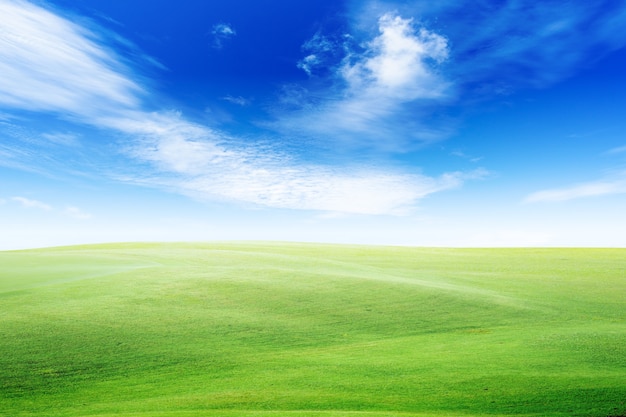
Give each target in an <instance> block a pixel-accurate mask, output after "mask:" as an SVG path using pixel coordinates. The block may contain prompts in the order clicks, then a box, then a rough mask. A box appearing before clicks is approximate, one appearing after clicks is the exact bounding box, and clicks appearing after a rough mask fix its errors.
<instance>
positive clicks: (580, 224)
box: [0, 0, 626, 248]
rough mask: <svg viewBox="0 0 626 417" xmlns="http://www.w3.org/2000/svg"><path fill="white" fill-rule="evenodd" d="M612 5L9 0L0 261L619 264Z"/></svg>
mask: <svg viewBox="0 0 626 417" xmlns="http://www.w3.org/2000/svg"><path fill="white" fill-rule="evenodd" d="M624 33H626V4H624V3H623V2H619V1H612V0H603V1H595V2H572V1H565V0H550V1H542V2H533V1H530V0H527V1H524V0H517V1H513V0H511V1H487V0H485V1H480V2H476V1H469V0H467V1H458V0H456V1H437V2H431V1H426V0H416V1H392V0H389V1H343V2H338V1H316V2H312V1H311V2H294V1H278V0H264V1H250V0H235V1H229V2H211V1H199V0H198V1H184V2H174V1H169V0H168V1H156V2H155V1H143V0H133V1H126V2H121V1H104V0H85V1H81V2H75V1H67V0H49V1H26V0H2V1H0V228H1V229H3V230H4V231H5V232H4V233H3V234H2V237H1V238H0V248H13V247H28V246H40V245H49V244H63V243H79V242H96V241H119V240H191V239H193V240H197V239H200V240H212V239H286V240H314V241H332V242H337V241H340V242H357V243H360V242H363V243H391V244H416V245H458V246H463V245H471V246H475V245H489V246H493V245H566V246H571V245H576V246H624V245H626V221H625V220H624V215H623V214H622V213H624V212H626V210H625V209H626V121H625V120H624V114H626V113H625V111H624V110H625V109H626V75H625V74H626V49H625V47H626V37H625V36H624Z"/></svg>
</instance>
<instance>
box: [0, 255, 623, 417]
mask: <svg viewBox="0 0 626 417" xmlns="http://www.w3.org/2000/svg"><path fill="white" fill-rule="evenodd" d="M625 313H626V250H624V249H428V248H394V247H364V246H339V245H305V244H278V243H273V244H263V243H223V244H218V243H215V244H117V245H94V246H75V247H62V248H50V249H40V250H29V251H14V252H0V415H2V416H12V417H13V416H15V417H19V416H51V417H66V416H82V417H87V416H94V417H95V416H99V417H112V416H128V417H131V416H132V417H188V416H227V417H239V416H245V417H252V416H255V417H256V416H259V417H270V416H272V417H273V416H283V415H284V416H294V417H326V416H340V417H348V416H350V417H361V416H363V417H411V416H414V417H418V416H419V417H424V416H465V417H471V416H483V415H484V416H492V417H497V416H512V415H516V416H589V417H592V416H598V417H599V416H619V415H625V414H626V404H625V401H626V321H625V318H624V316H625Z"/></svg>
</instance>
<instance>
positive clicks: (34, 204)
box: [11, 197, 52, 211]
mask: <svg viewBox="0 0 626 417" xmlns="http://www.w3.org/2000/svg"><path fill="white" fill-rule="evenodd" d="M11 200H12V201H15V202H17V203H19V204H20V205H21V206H22V207H24V208H29V209H30V208H34V209H39V210H45V211H49V210H52V206H50V205H48V204H46V203H42V202H41V201H38V200H32V199H30V198H26V197H11Z"/></svg>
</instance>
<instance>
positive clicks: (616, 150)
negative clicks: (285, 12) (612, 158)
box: [607, 145, 626, 154]
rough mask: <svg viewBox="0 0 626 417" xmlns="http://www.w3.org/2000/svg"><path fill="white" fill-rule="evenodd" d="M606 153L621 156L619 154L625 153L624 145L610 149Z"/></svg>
mask: <svg viewBox="0 0 626 417" xmlns="http://www.w3.org/2000/svg"><path fill="white" fill-rule="evenodd" d="M607 153H608V154H621V153H626V145H624V146H618V147H617V148H613V149H610V150H609V151H608V152H607Z"/></svg>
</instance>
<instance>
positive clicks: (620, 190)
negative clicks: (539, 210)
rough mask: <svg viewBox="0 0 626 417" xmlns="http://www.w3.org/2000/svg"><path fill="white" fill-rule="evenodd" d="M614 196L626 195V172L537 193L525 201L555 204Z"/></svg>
mask: <svg viewBox="0 0 626 417" xmlns="http://www.w3.org/2000/svg"><path fill="white" fill-rule="evenodd" d="M613 194H626V172H622V173H621V174H619V175H616V176H614V177H611V178H605V179H601V180H598V181H590V182H584V183H580V184H575V185H572V186H569V187H563V188H553V189H548V190H542V191H537V192H535V193H532V194H530V195H529V196H527V197H526V198H525V199H524V201H525V202H527V203H536V202H555V201H567V200H574V199H579V198H587V197H600V196H606V195H613Z"/></svg>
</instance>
